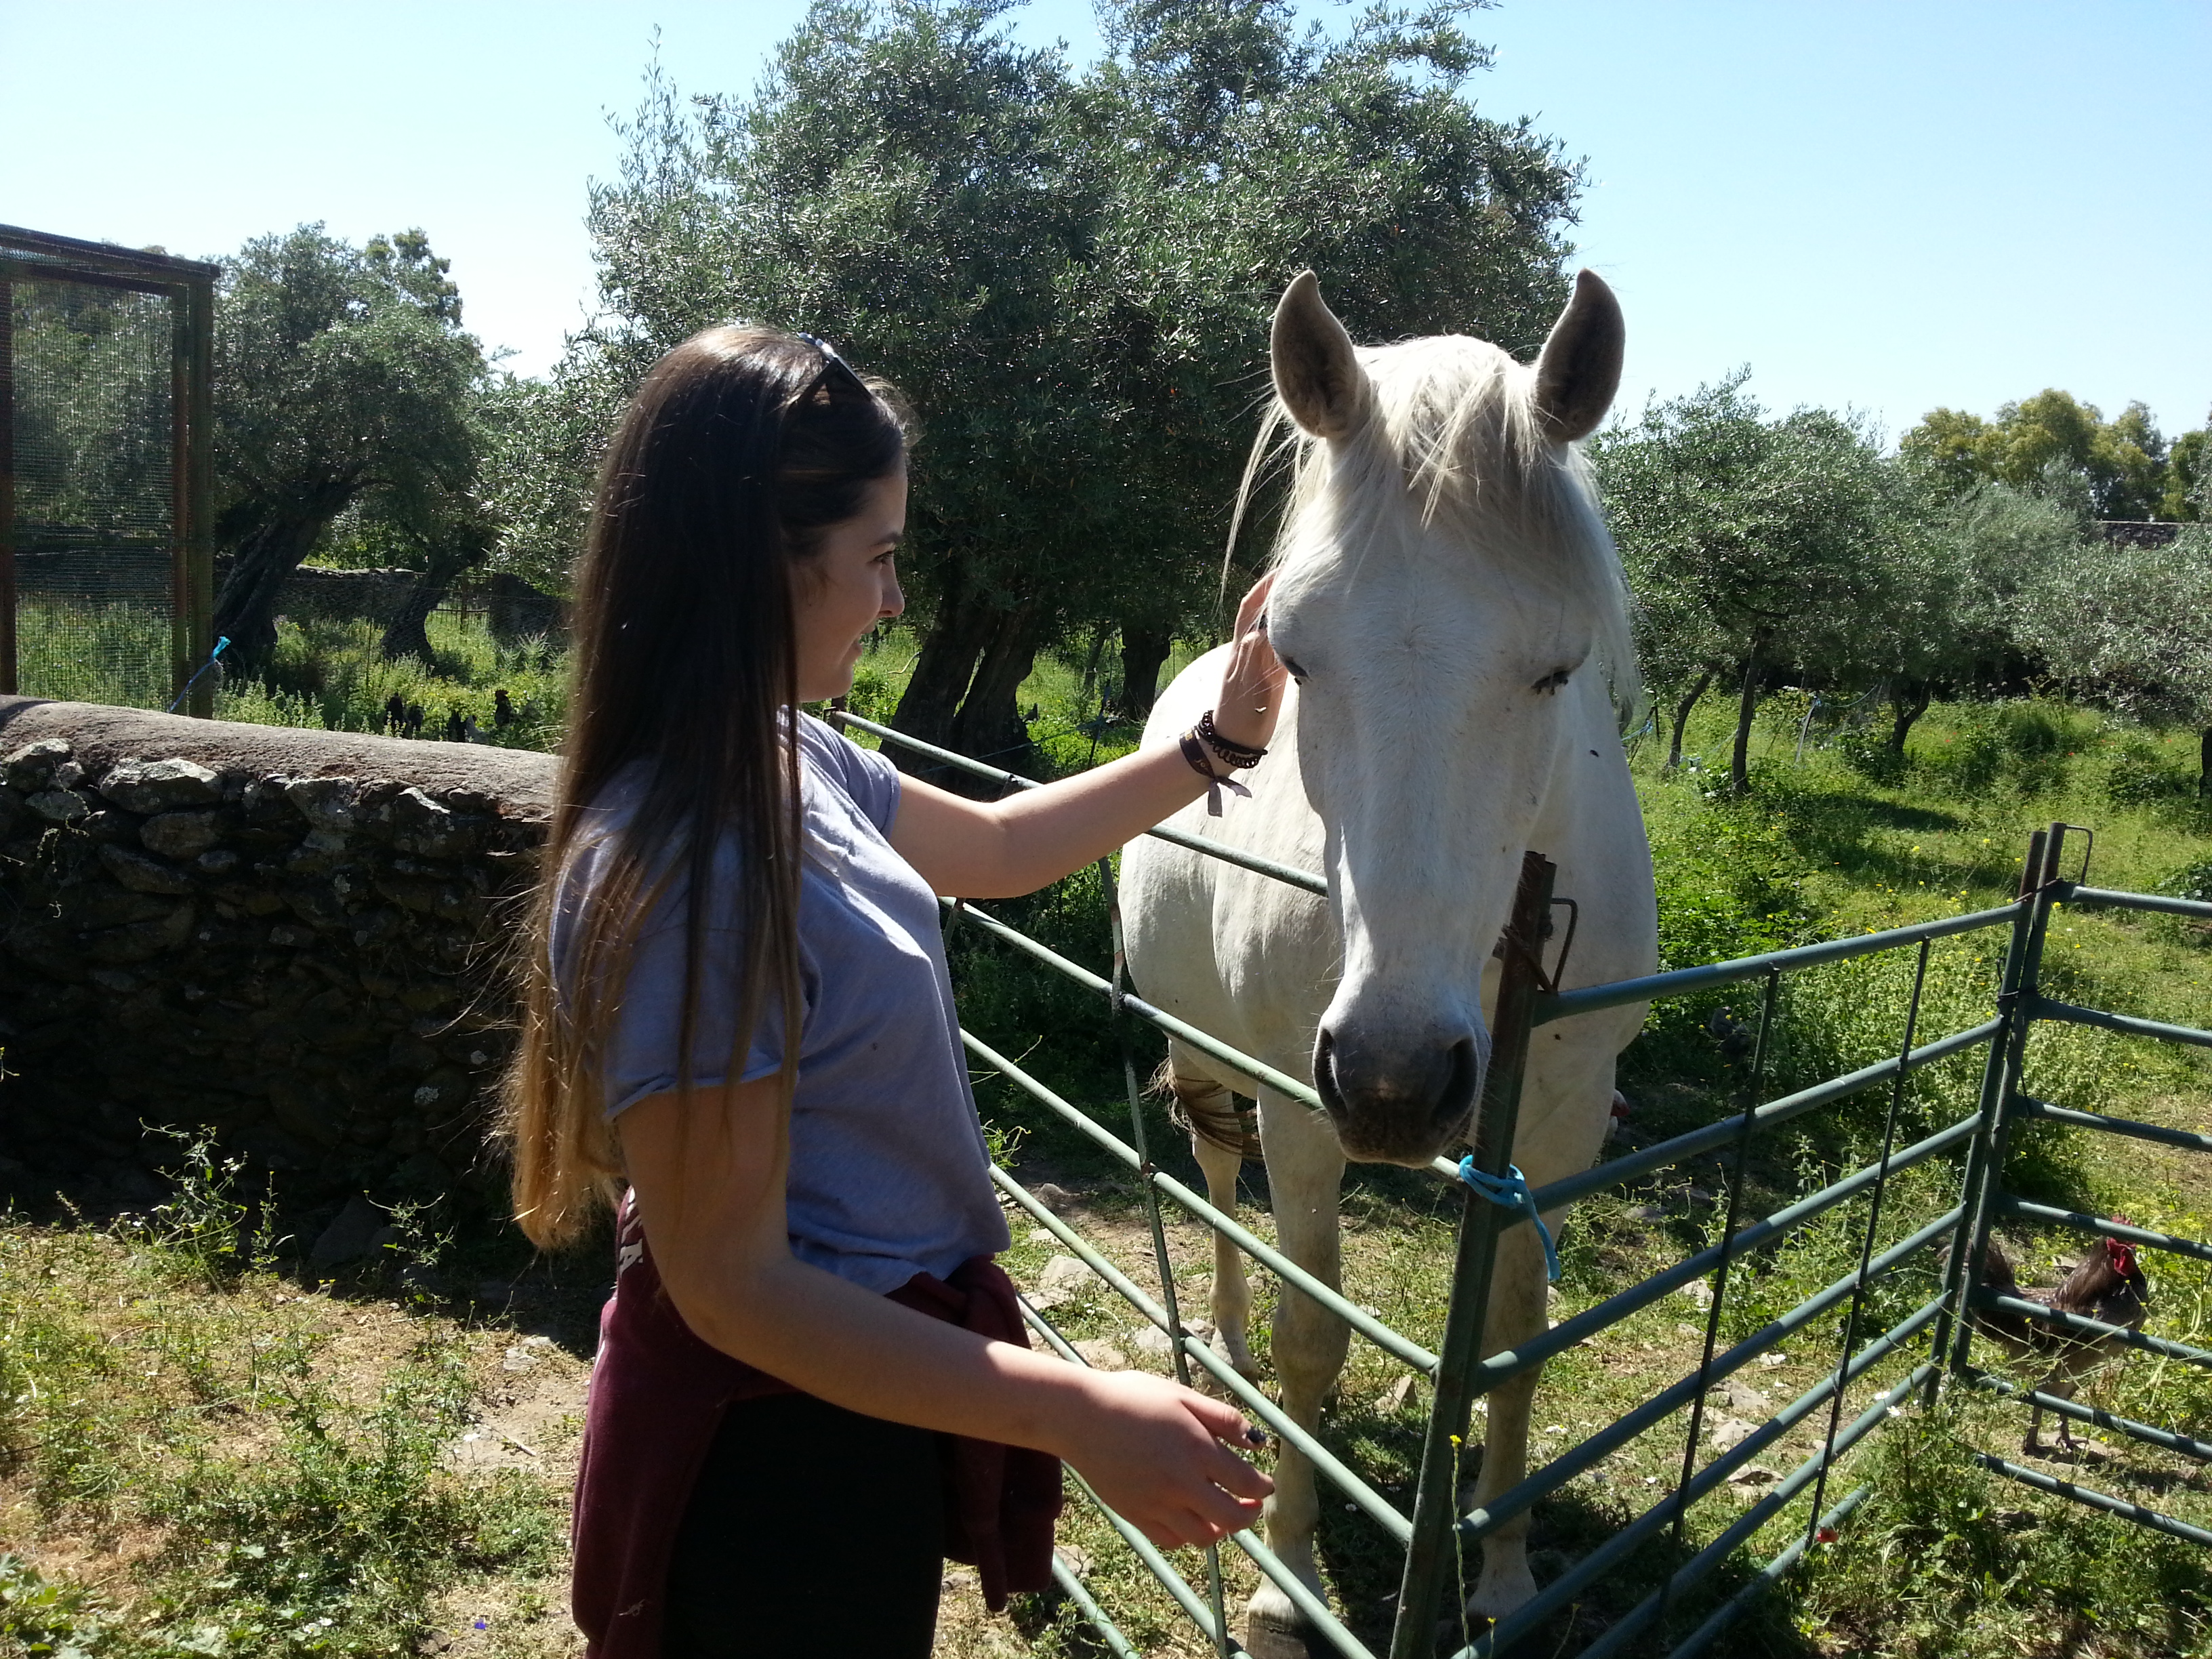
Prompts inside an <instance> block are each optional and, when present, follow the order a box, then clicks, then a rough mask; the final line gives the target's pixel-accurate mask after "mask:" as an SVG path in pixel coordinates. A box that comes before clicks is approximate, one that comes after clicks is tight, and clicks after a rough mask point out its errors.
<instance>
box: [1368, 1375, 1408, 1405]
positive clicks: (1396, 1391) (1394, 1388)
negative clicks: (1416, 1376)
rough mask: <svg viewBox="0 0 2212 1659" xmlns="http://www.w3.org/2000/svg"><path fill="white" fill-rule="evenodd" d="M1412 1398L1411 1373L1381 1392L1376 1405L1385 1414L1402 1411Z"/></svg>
mask: <svg viewBox="0 0 2212 1659" xmlns="http://www.w3.org/2000/svg"><path fill="white" fill-rule="evenodd" d="M1412 1401H1413V1373H1412V1372H1411V1371H1408V1372H1407V1373H1406V1375H1405V1376H1401V1377H1400V1378H1399V1379H1398V1380H1397V1381H1396V1382H1395V1383H1392V1384H1391V1385H1390V1386H1389V1388H1387V1389H1383V1396H1382V1398H1381V1400H1380V1401H1377V1402H1376V1403H1378V1404H1379V1405H1380V1406H1381V1407H1383V1410H1384V1411H1386V1412H1396V1411H1403V1410H1404V1409H1405V1408H1406V1407H1407V1406H1408V1405H1409V1404H1411V1403H1412Z"/></svg>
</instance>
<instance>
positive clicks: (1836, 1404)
mask: <svg viewBox="0 0 2212 1659" xmlns="http://www.w3.org/2000/svg"><path fill="white" fill-rule="evenodd" d="M1928 949H1929V940H1927V939H1922V940H1921V941H1920V950H1919V951H1918V954H1917V960H1916V961H1915V963H1914V965H1913V970H1912V1000H1911V1003H1910V1004H1909V1005H1907V1006H1906V1008H1905V1036H1904V1040H1903V1041H1902V1042H1900V1043H1899V1046H1898V1068H1897V1078H1896V1081H1895V1082H1894V1083H1893V1084H1892V1085H1891V1087H1890V1091H1889V1110H1888V1111H1887V1113H1886V1114H1884V1115H1883V1117H1882V1125H1881V1158H1878V1159H1876V1160H1875V1162H1876V1163H1877V1164H1879V1165H1880V1167H1881V1171H1882V1174H1883V1176H1885V1177H1886V1176H1887V1174H1888V1172H1889V1152H1890V1148H1891V1147H1892V1146H1894V1145H1895V1144H1896V1141H1897V1115H1898V1113H1899V1111H1900V1110H1901V1109H1903V1107H1904V1105H1905V1085H1906V1084H1907V1083H1908V1082H1909V1081H1911V1079H1910V1077H1909V1076H1908V1074H1907V1072H1906V1068H1905V1064H1904V1061H1905V1058H1906V1057H1907V1056H1909V1055H1910V1054H1911V1053H1912V1038H1913V1035H1914V1033H1915V1032H1916V1031H1917V1030H1918V1029H1919V1025H1920V999H1921V995H1922V993H1923V992H1924V991H1925V990H1926V989H1927V986H1928ZM1884 1195H1885V1186H1884V1182H1883V1181H1881V1180H1877V1181H1875V1184H1874V1198H1873V1200H1872V1201H1871V1202H1870V1203H1869V1206H1868V1214H1867V1222H1866V1229H1865V1231H1863V1233H1862V1234H1861V1235H1860V1236H1859V1269H1858V1272H1857V1274H1856V1275H1854V1277H1855V1279H1856V1280H1857V1283H1856V1284H1855V1285H1854V1286H1853V1288H1852V1291H1851V1305H1850V1309H1849V1310H1847V1311H1846V1312H1845V1313H1844V1319H1843V1333H1842V1337H1841V1340H1840V1341H1839V1342H1838V1346H1839V1347H1840V1348H1841V1350H1842V1353H1841V1355H1840V1356H1839V1357H1838V1360H1837V1364H1838V1365H1841V1364H1847V1363H1848V1362H1849V1360H1850V1352H1851V1348H1852V1346H1853V1344H1855V1343H1856V1342H1857V1340H1858V1328H1859V1314H1860V1311H1861V1310H1862V1309H1863V1307H1864V1305H1865V1301H1866V1286H1867V1266H1868V1263H1869V1261H1870V1260H1871V1258H1872V1257H1873V1255H1874V1235H1875V1229H1876V1228H1877V1227H1879V1226H1880V1225H1881V1202H1882V1199H1883V1197H1884ZM1843 1414H1844V1389H1843V1387H1842V1379H1841V1378H1840V1377H1838V1386H1837V1389H1836V1392H1835V1394H1834V1395H1832V1397H1831V1398H1830V1400H1829V1401H1828V1443H1827V1449H1826V1452H1825V1453H1824V1454H1823V1455H1822V1457H1821V1460H1820V1479H1819V1480H1817V1481H1816V1482H1814V1486H1813V1502H1812V1504H1811V1506H1810V1510H1809V1513H1808V1515H1807V1516H1806V1517H1805V1542H1806V1545H1807V1547H1808V1548H1809V1547H1811V1545H1812V1542H1813V1538H1814V1533H1815V1532H1816V1531H1817V1529H1818V1528H1819V1527H1820V1505H1821V1504H1822V1503H1823V1502H1824V1501H1825V1500H1826V1498H1827V1495H1828V1468H1829V1466H1830V1465H1831V1464H1832V1462H1834V1459H1835V1446H1836V1429H1837V1426H1838V1424H1840V1423H1841V1421H1842V1420H1843Z"/></svg>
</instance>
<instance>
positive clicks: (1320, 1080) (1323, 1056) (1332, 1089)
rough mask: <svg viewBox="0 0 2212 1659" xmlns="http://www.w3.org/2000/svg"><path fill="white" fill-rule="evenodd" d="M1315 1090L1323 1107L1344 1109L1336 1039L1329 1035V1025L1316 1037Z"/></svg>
mask: <svg viewBox="0 0 2212 1659" xmlns="http://www.w3.org/2000/svg"><path fill="white" fill-rule="evenodd" d="M1313 1074H1314V1092H1315V1093H1316V1094H1317V1095H1319V1096H1320V1097H1321V1103H1322V1109H1324V1110H1327V1111H1331V1112H1341V1111H1342V1110H1343V1109H1344V1092H1343V1091H1342V1090H1340V1088H1338V1087H1337V1082H1336V1039H1335V1038H1334V1037H1333V1036H1330V1035H1329V1031H1328V1026H1326V1025H1324V1026H1322V1028H1321V1034H1320V1035H1319V1036H1316V1038H1315V1039H1314V1061H1313Z"/></svg>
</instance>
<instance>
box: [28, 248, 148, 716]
mask: <svg viewBox="0 0 2212 1659" xmlns="http://www.w3.org/2000/svg"><path fill="white" fill-rule="evenodd" d="M14 276H15V280H14V281H13V283H11V284H10V298H9V323H10V327H9V340H8V345H9V350H10V367H11V368H12V370H13V373H12V375H11V376H10V377H9V379H10V381H11V384H12V389H13V395H14V420H13V426H14V449H13V457H12V459H13V462H14V465H13V468H12V471H13V473H14V478H15V595H16V610H15V652H16V684H17V688H18V689H19V690H21V691H22V692H23V693H24V694H25V695H27V696H40V697H64V698H69V699H71V700H73V701H77V702H107V703H123V704H131V705H135V706H137V707H140V708H161V707H163V706H165V705H167V702H169V700H170V698H171V697H172V696H173V695H174V692H175V684H174V682H175V667H174V664H175V654H174V653H175V640H176V629H177V622H178V618H177V611H176V592H175V571H176V568H177V548H176V532H177V526H176V504H175V503H176V492H175V488H174V485H175V479H174V476H173V464H174V453H175V433H176V423H175V419H174V410H173V390H172V375H173V363H174V341H175V337H176V318H175V315H174V307H175V304H176V302H175V301H173V300H171V299H170V298H168V297H167V295H149V294H138V293H132V292H130V291H127V290H125V289H116V288H110V287H106V286H94V285H92V284H89V283H76V282H71V281H69V280H67V279H66V278H60V277H58V278H57V279H56V280H53V281H45V280H26V279H25V278H24V276H22V274H21V268H20V267H18V268H17V270H16V271H15V273H14Z"/></svg>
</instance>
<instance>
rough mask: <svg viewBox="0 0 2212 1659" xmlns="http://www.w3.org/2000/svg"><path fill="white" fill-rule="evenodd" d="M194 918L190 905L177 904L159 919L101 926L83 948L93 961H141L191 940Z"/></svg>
mask: <svg viewBox="0 0 2212 1659" xmlns="http://www.w3.org/2000/svg"><path fill="white" fill-rule="evenodd" d="M193 917H194V912H193V909H192V907H191V905H189V904H179V906H177V908H175V909H173V910H172V911H170V912H169V913H168V914H167V915H165V916H162V917H161V918H160V919H158V920H150V921H130V922H125V923H124V924H123V926H121V927H107V928H103V929H101V930H100V931H99V932H98V933H93V934H91V935H90V936H88V938H87V939H86V940H85V942H84V951H85V954H86V955H87V956H88V957H92V958H93V959H94V961H95V962H144V961H146V960H148V959H149V957H158V956H160V955H161V954H162V953H163V952H164V951H173V950H175V949H176V948H177V947H178V946H179V945H182V944H183V943H184V942H185V940H186V939H190V938H191V932H192V921H193Z"/></svg>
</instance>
